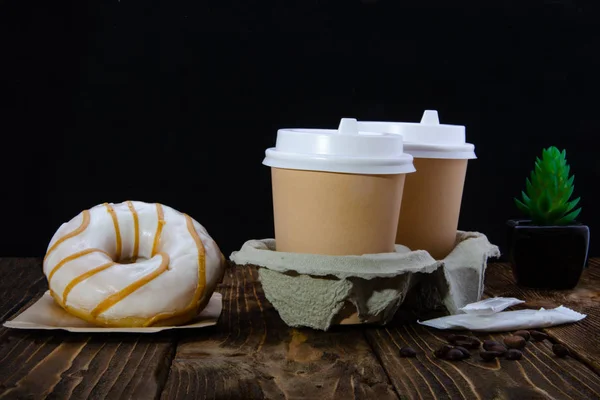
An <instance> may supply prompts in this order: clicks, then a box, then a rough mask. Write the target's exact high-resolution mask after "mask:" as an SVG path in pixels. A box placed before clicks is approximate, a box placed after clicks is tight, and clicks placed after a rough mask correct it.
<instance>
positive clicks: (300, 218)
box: [271, 168, 405, 255]
mask: <svg viewBox="0 0 600 400" xmlns="http://www.w3.org/2000/svg"><path fill="white" fill-rule="evenodd" d="M271 171H272V174H271V175H272V180H273V212H274V219H275V240H276V242H277V251H283V252H290V253H308V254H323V255H362V254H377V253H390V252H393V251H394V248H395V247H394V242H395V239H396V230H397V227H398V215H399V214H400V205H401V202H402V189H403V188H404V178H405V174H396V175H359V174H343V173H333V172H321V171H303V170H292V169H280V168H272V169H271Z"/></svg>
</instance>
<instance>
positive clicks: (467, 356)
mask: <svg viewBox="0 0 600 400" xmlns="http://www.w3.org/2000/svg"><path fill="white" fill-rule="evenodd" d="M455 349H456V350H460V351H461V352H462V353H463V356H464V358H470V357H471V352H470V351H469V350H467V349H465V348H464V347H462V346H456V347H455Z"/></svg>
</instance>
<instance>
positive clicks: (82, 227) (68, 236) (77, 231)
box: [44, 210, 90, 261]
mask: <svg viewBox="0 0 600 400" xmlns="http://www.w3.org/2000/svg"><path fill="white" fill-rule="evenodd" d="M82 214H83V219H82V221H81V225H79V227H78V228H77V229H75V230H74V231H73V232H70V233H67V234H66V235H65V236H63V237H61V238H60V239H58V240H57V241H56V242H54V244H53V245H52V247H50V248H49V249H48V251H47V252H46V256H45V257H44V261H46V259H47V258H48V256H50V253H52V252H53V251H54V250H56V248H57V247H58V246H59V245H60V244H61V243H62V242H64V241H65V240H67V239H71V238H72V237H75V236H77V235H79V234H80V233H81V232H83V231H85V229H86V228H87V227H88V225H89V224H90V211H89V210H85V211H83V213H82Z"/></svg>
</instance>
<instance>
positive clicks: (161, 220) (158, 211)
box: [150, 203, 165, 257]
mask: <svg viewBox="0 0 600 400" xmlns="http://www.w3.org/2000/svg"><path fill="white" fill-rule="evenodd" d="M156 215H157V217H158V223H157V225H156V234H155V235H154V244H153V245H152V253H151V254H150V257H154V255H155V254H156V251H157V249H158V241H159V240H160V234H161V233H162V228H163V225H164V224H165V214H164V213H163V208H162V206H161V205H160V204H158V203H156Z"/></svg>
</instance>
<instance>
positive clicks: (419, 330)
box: [366, 260, 600, 399]
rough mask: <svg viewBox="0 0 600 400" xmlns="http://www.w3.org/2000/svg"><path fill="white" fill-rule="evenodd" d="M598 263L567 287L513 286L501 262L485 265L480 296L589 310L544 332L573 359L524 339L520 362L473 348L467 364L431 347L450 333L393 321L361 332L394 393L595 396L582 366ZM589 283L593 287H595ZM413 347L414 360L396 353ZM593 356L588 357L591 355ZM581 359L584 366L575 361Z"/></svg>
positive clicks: (597, 383)
mask: <svg viewBox="0 0 600 400" xmlns="http://www.w3.org/2000/svg"><path fill="white" fill-rule="evenodd" d="M599 278H600V264H599V263H598V261H596V260H594V261H592V262H591V263H590V268H589V269H588V270H587V271H586V272H585V274H584V276H583V278H582V280H581V283H580V285H579V286H578V287H577V288H576V289H575V290H573V291H564V292H556V291H545V292H541V291H536V290H532V289H522V288H518V287H516V286H515V284H514V280H513V278H512V275H511V271H510V267H509V266H508V265H507V264H491V265H490V266H489V267H488V270H487V272H486V294H487V295H489V296H510V297H512V296H514V297H518V298H522V299H525V300H527V303H526V305H527V306H528V307H535V308H537V307H541V306H544V307H556V306H559V305H561V304H564V305H566V306H572V307H573V308H574V309H576V310H578V311H582V312H585V313H588V318H586V320H584V321H583V322H580V323H578V324H572V325H568V326H562V327H556V328H551V329H548V330H547V332H549V333H550V335H551V336H552V338H554V339H556V341H558V342H561V343H564V344H567V345H568V347H569V348H570V349H571V350H572V351H574V352H575V353H576V357H575V358H566V359H559V358H557V357H556V356H554V354H553V352H552V349H551V343H550V342H543V343H529V344H528V346H527V348H526V352H525V354H524V357H523V359H522V360H520V361H508V360H498V361H496V362H492V363H490V362H484V361H482V360H480V359H479V357H478V352H476V351H473V352H472V353H473V357H472V358H471V359H470V360H467V361H461V362H450V361H443V360H439V359H437V358H435V357H434V356H433V355H432V352H433V351H434V350H435V349H437V348H438V347H440V346H441V345H443V344H445V343H447V341H446V339H445V338H446V336H447V335H448V334H449V332H445V331H439V330H435V329H430V328H426V327H423V326H420V325H416V324H403V323H401V322H400V323H399V322H398V318H395V319H394V321H393V322H392V324H391V325H390V326H388V327H386V328H385V329H367V330H366V335H367V338H368V340H369V342H370V344H371V345H372V346H373V349H374V351H375V353H376V354H377V355H378V357H379V359H380V360H381V361H382V365H383V366H384V368H385V369H386V371H387V374H388V376H390V379H391V380H392V382H393V384H394V386H395V388H396V390H397V392H398V393H399V394H400V396H405V397H406V398H410V399H442V398H443V399H446V398H450V399H461V398H463V399H547V398H553V399H596V398H600V377H599V376H598V375H597V374H596V373H595V372H594V371H593V370H592V369H590V368H588V367H587V366H586V364H588V363H590V364H592V363H597V362H598V356H597V354H598V352H599V351H600V344H599V342H598V336H597V334H598V332H599V328H600V324H599V323H598V317H599V316H598V313H599V311H600V304H598V301H599V300H600V298H599V297H598V295H597V293H598V292H597V291H598V290H599V289H597V288H600V281H599ZM594 288H596V289H594ZM476 336H479V337H480V338H481V339H482V340H484V339H488V338H491V339H494V340H498V341H501V340H502V338H503V337H504V336H505V335H504V334H494V335H485V334H477V335H476ZM405 345H409V346H411V347H413V348H415V349H416V350H417V351H418V353H419V354H418V356H417V357H416V358H415V359H406V358H400V357H399V356H398V351H399V349H400V347H402V346H405ZM592 358H593V360H592ZM580 359H584V361H585V363H582V362H580V361H579V360H580Z"/></svg>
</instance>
